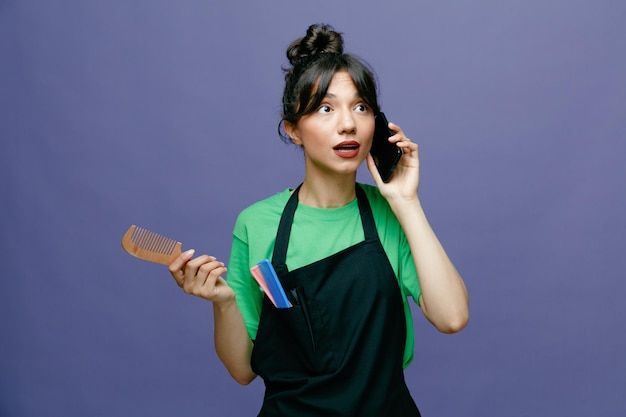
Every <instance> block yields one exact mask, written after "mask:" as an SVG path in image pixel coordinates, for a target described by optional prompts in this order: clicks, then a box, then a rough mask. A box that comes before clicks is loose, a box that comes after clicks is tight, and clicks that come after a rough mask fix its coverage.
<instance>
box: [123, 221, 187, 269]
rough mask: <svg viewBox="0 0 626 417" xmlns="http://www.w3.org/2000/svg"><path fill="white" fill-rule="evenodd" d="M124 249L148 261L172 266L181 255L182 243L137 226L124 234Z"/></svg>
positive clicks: (133, 226)
mask: <svg viewBox="0 0 626 417" xmlns="http://www.w3.org/2000/svg"><path fill="white" fill-rule="evenodd" d="M122 248H124V250H125V251H126V252H128V253H129V254H131V255H133V256H135V257H137V258H139V259H143V260H146V261H150V262H156V263H159V264H163V265H170V264H171V263H172V262H174V260H175V259H176V258H177V257H178V256H179V255H180V254H181V243H180V242H177V241H175V240H172V239H169V238H167V237H165V236H161V235H159V234H157V233H154V232H151V231H149V230H146V229H143V228H141V227H137V226H135V225H132V226H130V228H129V229H128V230H127V231H126V233H124V237H123V238H122Z"/></svg>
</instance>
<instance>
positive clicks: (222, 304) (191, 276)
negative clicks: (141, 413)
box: [169, 250, 256, 385]
mask: <svg viewBox="0 0 626 417" xmlns="http://www.w3.org/2000/svg"><path fill="white" fill-rule="evenodd" d="M193 254H194V251H193V250H188V251H186V252H184V253H182V254H181V255H180V256H179V257H178V258H176V260H175V261H174V262H172V264H171V265H170V267H169V271H170V273H171V274H172V277H174V279H175V280H176V283H177V284H178V286H179V287H181V288H183V290H184V291H185V292H186V293H187V294H192V295H195V296H197V297H200V298H203V299H205V300H208V301H211V302H213V320H214V339H215V351H216V352H217V356H218V357H219V358H220V360H221V361H222V362H223V363H224V365H225V366H226V369H227V370H228V372H229V373H230V374H231V376H232V377H233V378H234V379H235V381H237V382H238V383H240V384H242V385H247V384H249V383H250V382H252V380H253V379H254V378H255V377H256V374H255V373H254V372H253V371H252V368H251V366H250V355H251V353H252V342H251V341H250V337H249V336H248V332H247V330H246V326H245V325H244V322H243V318H242V316H241V312H240V311H239V308H238V307H237V303H236V302H235V293H234V292H233V290H232V289H231V288H230V287H229V286H228V284H227V283H226V281H225V280H224V279H223V278H222V277H221V275H222V274H224V273H225V272H226V268H225V267H224V264H223V263H222V262H219V261H217V260H216V259H215V258H214V257H212V256H207V255H201V256H198V257H197V258H195V259H192V257H193Z"/></svg>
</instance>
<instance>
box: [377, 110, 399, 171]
mask: <svg viewBox="0 0 626 417" xmlns="http://www.w3.org/2000/svg"><path fill="white" fill-rule="evenodd" d="M388 126H389V122H388V121H387V118H386V117H385V114H384V113H383V112H379V113H378V114H377V115H376V116H375V118H374V138H373V139H372V148H371V149H370V154H371V155H372V156H373V157H374V162H376V167H377V168H378V173H379V174H380V177H381V178H382V179H383V182H389V180H390V179H391V176H392V175H393V171H394V170H395V169H396V165H398V161H399V160H400V157H402V150H401V149H400V148H398V147H397V146H396V144H395V143H391V142H389V138H390V137H391V136H393V135H394V132H392V131H391V130H389V127H388Z"/></svg>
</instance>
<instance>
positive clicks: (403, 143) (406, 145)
mask: <svg viewBox="0 0 626 417" xmlns="http://www.w3.org/2000/svg"><path fill="white" fill-rule="evenodd" d="M389 129H390V130H391V131H393V132H394V133H395V134H394V135H393V136H391V137H390V138H389V142H393V143H395V144H396V145H397V146H398V148H400V149H401V150H402V153H404V154H407V153H408V154H410V153H411V152H417V149H418V147H417V143H413V142H411V139H409V138H408V137H406V135H405V134H404V132H403V131H402V129H401V128H400V126H398V125H397V124H395V123H391V122H390V123H389Z"/></svg>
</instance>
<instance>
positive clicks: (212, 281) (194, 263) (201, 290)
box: [181, 255, 226, 300]
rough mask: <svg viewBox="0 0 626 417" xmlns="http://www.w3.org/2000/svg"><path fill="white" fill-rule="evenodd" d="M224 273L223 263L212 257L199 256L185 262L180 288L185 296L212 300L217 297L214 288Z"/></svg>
mask: <svg viewBox="0 0 626 417" xmlns="http://www.w3.org/2000/svg"><path fill="white" fill-rule="evenodd" d="M224 273H226V267H225V266H224V263H223V262H220V261H218V260H217V259H215V257H213V256H209V255H201V256H198V257H197V258H195V259H192V260H190V261H188V262H187V264H186V265H185V269H184V278H183V280H182V285H181V287H182V288H183V290H184V291H185V292H186V293H187V294H193V295H196V296H199V297H202V298H206V299H209V300H210V299H212V298H213V297H214V296H215V295H217V291H216V286H217V285H218V281H219V280H220V279H221V275H222V274H224Z"/></svg>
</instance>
